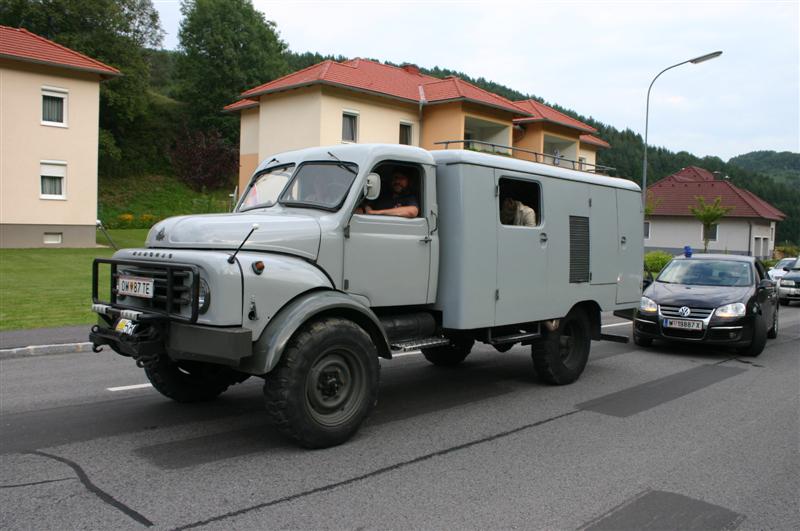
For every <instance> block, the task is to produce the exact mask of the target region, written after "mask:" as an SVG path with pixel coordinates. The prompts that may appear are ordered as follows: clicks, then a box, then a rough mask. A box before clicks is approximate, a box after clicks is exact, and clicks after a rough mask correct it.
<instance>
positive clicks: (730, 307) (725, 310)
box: [715, 302, 747, 317]
mask: <svg viewBox="0 0 800 531" xmlns="http://www.w3.org/2000/svg"><path fill="white" fill-rule="evenodd" d="M745 313H747V308H745V306H744V304H742V303H741V302H734V303H733V304H726V305H725V306H720V307H719V308H717V311H716V313H715V315H716V316H717V317H741V316H743V315H744V314H745Z"/></svg>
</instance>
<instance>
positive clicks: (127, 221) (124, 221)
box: [117, 213, 134, 225]
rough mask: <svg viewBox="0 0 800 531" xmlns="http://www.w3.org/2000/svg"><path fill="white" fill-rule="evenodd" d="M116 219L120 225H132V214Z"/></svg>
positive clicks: (122, 215) (121, 215)
mask: <svg viewBox="0 0 800 531" xmlns="http://www.w3.org/2000/svg"><path fill="white" fill-rule="evenodd" d="M117 219H118V220H119V222H120V223H121V224H122V225H130V224H131V223H133V220H134V216H133V214H128V213H125V214H120V215H119V216H117Z"/></svg>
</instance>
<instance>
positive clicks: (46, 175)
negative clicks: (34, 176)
mask: <svg viewBox="0 0 800 531" xmlns="http://www.w3.org/2000/svg"><path fill="white" fill-rule="evenodd" d="M39 179H40V183H41V185H40V186H41V188H40V194H39V197H40V198H41V199H66V198H67V186H66V180H67V165H66V164H65V163H63V162H42V163H41V164H40V165H39Z"/></svg>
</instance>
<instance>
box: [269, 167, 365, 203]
mask: <svg viewBox="0 0 800 531" xmlns="http://www.w3.org/2000/svg"><path fill="white" fill-rule="evenodd" d="M356 175H358V166H356V165H355V164H353V163H350V162H308V163H306V164H303V165H301V166H300V167H299V168H298V169H297V171H296V172H295V174H294V178H293V179H292V182H291V183H290V184H289V186H288V187H287V188H286V190H285V191H284V192H283V195H281V204H282V205H287V206H300V207H309V208H320V209H323V210H338V209H339V207H341V206H342V202H343V201H344V198H345V197H346V196H347V192H348V191H349V190H350V186H351V185H352V184H353V180H354V179H355V178H356Z"/></svg>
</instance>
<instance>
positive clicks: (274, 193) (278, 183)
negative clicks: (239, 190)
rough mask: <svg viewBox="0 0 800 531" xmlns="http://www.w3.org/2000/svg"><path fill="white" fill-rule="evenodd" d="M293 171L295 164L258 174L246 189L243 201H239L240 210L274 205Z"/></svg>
mask: <svg viewBox="0 0 800 531" xmlns="http://www.w3.org/2000/svg"><path fill="white" fill-rule="evenodd" d="M292 173H294V164H292V165H290V166H281V167H280V168H272V169H270V170H268V171H266V172H264V173H262V174H260V175H258V176H257V177H256V178H255V180H254V181H253V182H252V183H251V184H250V186H249V187H248V188H247V191H245V193H244V197H242V202H241V203H239V208H238V210H239V212H243V211H245V210H252V209H254V208H263V207H270V206H272V205H274V204H275V203H276V202H277V201H278V197H279V196H280V195H281V192H282V191H283V189H284V187H286V183H288V182H289V179H291V178H292Z"/></svg>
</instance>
